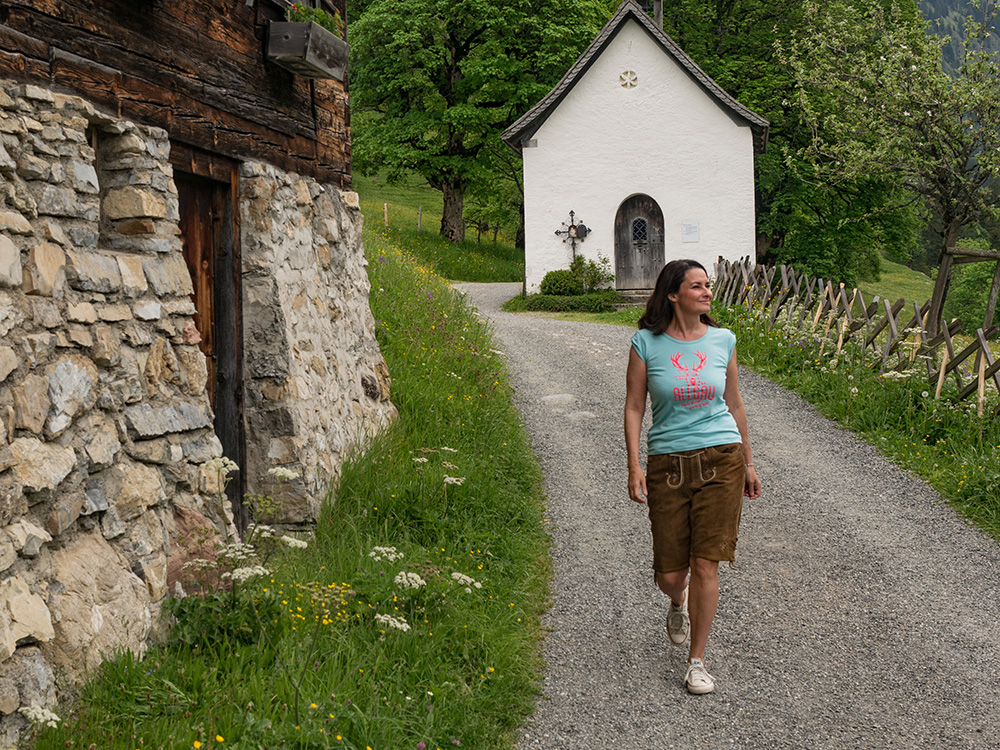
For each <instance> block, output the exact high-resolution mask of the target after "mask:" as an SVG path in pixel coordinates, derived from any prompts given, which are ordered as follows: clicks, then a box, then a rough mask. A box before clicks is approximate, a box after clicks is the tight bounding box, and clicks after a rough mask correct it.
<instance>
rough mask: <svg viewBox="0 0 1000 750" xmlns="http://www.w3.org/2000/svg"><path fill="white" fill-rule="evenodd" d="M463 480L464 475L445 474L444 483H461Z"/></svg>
mask: <svg viewBox="0 0 1000 750" xmlns="http://www.w3.org/2000/svg"><path fill="white" fill-rule="evenodd" d="M464 482H465V477H449V476H445V478H444V483H445V484H463V483H464Z"/></svg>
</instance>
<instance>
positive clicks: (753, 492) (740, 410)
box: [722, 347, 760, 500]
mask: <svg viewBox="0 0 1000 750" xmlns="http://www.w3.org/2000/svg"><path fill="white" fill-rule="evenodd" d="M738 375H739V370H738V368H737V366H736V348H735V347H733V356H732V357H730V358H729V364H728V365H726V390H725V391H723V393H722V398H723V399H725V401H726V406H728V407H729V413H730V414H732V415H733V419H735V420H736V426H737V427H738V428H739V430H740V438H741V439H742V440H743V462H744V463H745V464H746V473H745V476H744V480H743V494H744V495H746V496H747V497H749V498H750V499H751V500H753V499H755V498H758V497H760V479H758V478H757V470H756V469H755V468H754V465H753V452H752V451H751V450H750V435H749V433H748V431H747V410H746V407H745V406H744V405H743V396H742V395H741V394H740V385H739V381H738Z"/></svg>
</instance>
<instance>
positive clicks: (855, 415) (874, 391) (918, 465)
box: [716, 308, 1000, 539]
mask: <svg viewBox="0 0 1000 750" xmlns="http://www.w3.org/2000/svg"><path fill="white" fill-rule="evenodd" d="M716 315H717V317H718V319H719V322H720V323H721V324H722V325H725V326H727V327H729V328H731V329H732V330H733V331H734V332H735V333H736V336H737V339H738V348H739V356H740V361H741V363H743V364H746V365H748V366H749V367H751V368H752V369H753V370H755V371H756V372H758V373H760V374H761V375H764V376H765V377H767V378H770V379H771V380H773V381H775V382H776V383H779V384H780V385H783V386H785V387H786V388H788V389H790V390H793V391H795V392H797V393H799V394H800V395H802V396H803V397H805V398H806V399H807V400H809V401H810V402H811V403H812V404H814V405H815V406H816V407H817V408H818V409H819V411H820V412H822V413H823V414H824V415H826V416H827V417H829V418H831V419H833V420H836V421H837V422H838V423H839V424H840V425H841V426H843V427H846V428H847V429H850V430H853V431H855V432H857V433H858V434H859V435H860V436H862V437H863V438H864V439H865V440H867V441H868V442H869V443H871V444H872V445H874V446H875V447H876V448H878V449H879V450H880V451H881V452H882V453H883V454H885V455H886V456H887V457H889V458H890V459H892V460H893V461H894V462H896V463H897V464H899V465H900V466H903V467H905V468H907V469H910V470H911V471H913V472H914V473H915V474H917V475H918V476H920V477H922V478H923V479H925V480H926V481H927V482H928V483H929V484H931V485H932V486H933V487H934V488H935V489H936V490H937V491H938V492H940V493H941V495H942V496H943V497H945V498H947V499H948V500H949V501H950V502H951V503H952V505H953V506H954V507H955V508H956V509H957V510H959V511H960V512H961V513H962V514H963V515H965V516H966V517H967V518H969V519H971V520H972V521H973V522H975V523H976V524H977V525H979V526H980V527H981V528H983V529H984V530H986V531H988V532H989V533H990V534H992V535H993V536H994V537H996V538H998V539H1000V493H998V492H997V487H1000V418H994V417H991V415H990V412H991V410H992V409H994V408H1000V402H998V399H997V397H996V393H995V392H992V389H990V391H991V393H989V397H988V402H987V404H986V410H985V414H984V416H978V414H977V408H976V403H975V400H974V399H973V400H965V401H962V402H958V403H956V402H954V400H953V399H952V398H950V397H951V396H953V395H954V394H955V390H956V386H955V384H954V381H952V380H950V379H949V380H948V381H946V386H945V390H944V391H943V392H942V398H940V399H934V397H933V393H934V386H933V385H929V384H928V380H927V374H926V371H925V370H922V367H921V363H920V361H919V360H918V361H917V365H916V366H915V367H914V368H913V369H912V370H908V371H906V372H905V373H902V374H901V376H898V377H889V376H885V375H880V374H879V372H878V370H879V368H878V366H877V365H878V357H877V355H873V353H872V352H871V350H865V351H864V352H862V351H860V350H859V345H858V344H857V343H856V342H853V341H852V342H849V343H848V344H847V345H846V346H845V347H844V349H843V351H842V352H841V353H840V354H839V355H838V354H836V353H835V352H836V341H835V339H834V340H832V341H828V342H827V343H826V346H825V351H824V354H822V355H820V354H819V350H820V340H819V338H818V334H815V335H810V334H808V333H803V332H800V331H797V330H793V329H788V328H784V327H781V326H780V325H779V326H775V327H774V328H769V327H768V326H767V325H765V323H764V322H763V321H762V320H761V319H760V318H758V317H756V316H755V315H754V314H753V313H751V312H749V311H747V310H746V309H744V308H730V309H728V310H726V309H721V308H720V309H718V310H717V311H716ZM833 335H834V334H831V336H833ZM966 378H968V376H966Z"/></svg>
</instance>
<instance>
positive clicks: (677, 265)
mask: <svg viewBox="0 0 1000 750" xmlns="http://www.w3.org/2000/svg"><path fill="white" fill-rule="evenodd" d="M692 268H700V269H701V270H702V271H705V266H703V265H702V264H701V263H699V262H698V261H696V260H691V259H690V258H686V259H683V260H672V261H670V262H669V263H667V264H666V265H665V266H664V267H663V270H661V271H660V275H659V276H657V277H656V286H655V287H653V293H652V294H651V295H649V300H648V301H647V302H646V312H644V313H643V314H642V317H641V318H639V328H646V329H648V330H650V331H652V332H653V333H656V334H660V333H663V332H664V331H666V330H667V326H669V325H670V324H671V322H673V319H674V303H673V302H671V301H670V298H669V297H668V295H670V294H677V292H678V291H679V290H680V288H681V284H683V283H684V277H685V276H687V272H688V271H690V270H691V269H692ZM705 275H706V276H707V275H708V271H705ZM701 322H702V323H705V324H707V325H710V326H712V327H713V328H718V327H719V324H718V323H716V322H715V319H714V318H713V317H712V316H711V315H708V314H707V313H702V314H701Z"/></svg>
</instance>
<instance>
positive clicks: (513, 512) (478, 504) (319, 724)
mask: <svg viewBox="0 0 1000 750" xmlns="http://www.w3.org/2000/svg"><path fill="white" fill-rule="evenodd" d="M366 246H367V254H368V258H369V264H370V265H369V269H368V270H369V276H370V279H371V283H372V294H371V306H372V312H373V314H374V316H375V318H376V320H377V326H378V338H379V342H380V345H381V347H382V352H383V354H384V356H385V358H386V361H387V363H388V365H389V368H390V372H391V373H392V377H393V385H392V400H393V403H394V404H395V405H396V406H397V407H398V409H399V418H398V420H397V421H396V422H395V423H394V424H393V426H392V427H391V428H390V429H389V430H388V431H387V432H386V433H385V434H383V435H382V436H381V437H379V438H378V439H377V440H376V441H375V442H374V443H373V444H372V445H371V446H370V449H369V450H368V452H367V453H365V454H363V455H357V456H355V457H354V458H353V459H352V460H350V461H349V462H348V463H347V464H346V465H345V466H344V469H343V474H342V477H341V480H340V483H339V487H338V488H337V490H336V492H334V493H333V494H332V495H331V496H330V498H328V501H327V503H326V504H325V506H324V511H323V514H322V520H321V522H320V523H319V526H318V528H317V529H316V535H315V540H314V542H313V543H312V544H311V545H310V547H309V548H308V549H307V550H304V551H301V552H296V553H294V554H289V555H288V556H287V557H285V558H284V560H285V563H284V565H283V566H282V567H281V568H280V569H279V570H277V571H275V572H274V573H273V575H272V576H271V577H269V578H260V579H256V580H255V581H251V582H249V583H247V584H245V585H242V586H241V587H240V588H239V589H237V592H236V594H232V595H228V594H227V595H225V596H223V597H222V598H220V599H207V600H204V601H202V600H197V599H187V600H183V602H182V603H181V604H179V605H177V607H178V608H179V609H180V610H181V616H182V618H183V619H182V620H181V626H180V627H178V628H176V629H174V630H173V631H172V632H173V635H172V636H171V642H170V645H168V646H166V647H164V648H161V649H158V650H155V651H152V652H150V653H149V654H148V655H147V656H146V657H145V658H143V659H141V660H140V659H138V658H135V657H132V656H129V655H122V656H120V657H119V658H117V659H114V660H112V661H109V662H106V663H105V664H104V665H103V666H102V667H101V668H100V669H99V670H98V671H97V673H96V674H95V675H94V676H93V679H91V680H90V681H89V682H88V683H87V684H86V685H85V686H84V687H83V688H82V696H81V697H80V699H79V700H78V702H77V703H76V704H75V706H72V707H71V706H63V707H62V709H61V711H62V712H63V713H66V712H67V711H69V710H70V709H71V708H75V714H74V715H73V716H72V718H70V719H69V720H68V721H67V722H66V723H65V724H64V725H63V727H62V728H60V729H58V730H52V729H46V730H43V731H41V732H40V733H39V736H38V737H37V738H36V739H35V740H34V747H35V748H37V749H38V750H41V749H42V748H67V747H69V748H90V747H99V748H128V749H129V750H134V748H138V747H146V748H192V747H194V743H195V742H196V741H197V742H200V743H202V747H204V748H208V747H213V748H214V747H219V748H242V749H246V748H275V747H294V748H305V747H308V748H352V749H357V750H365V749H366V748H372V750H400V749H403V748H417V747H418V743H424V744H425V745H426V747H428V748H449V747H454V746H456V745H457V744H458V743H461V745H463V746H465V747H472V748H510V747H512V746H513V744H514V734H513V733H514V730H515V729H516V728H517V726H518V725H519V724H520V723H521V722H522V721H523V719H524V717H525V716H526V715H527V713H528V712H529V711H530V709H531V706H532V702H533V700H534V697H535V692H536V685H537V679H538V675H539V669H540V664H539V657H538V650H537V647H538V642H539V640H540V637H541V627H540V614H541V612H542V610H543V608H544V606H545V603H546V601H547V582H548V578H549V574H550V570H549V562H548V537H547V535H546V534H545V532H544V531H543V488H542V477H541V473H540V470H539V467H538V464H537V462H536V460H535V458H534V457H533V455H532V453H531V451H530V448H529V446H528V443H527V440H526V437H525V434H524V431H523V428H522V426H521V423H520V419H519V417H518V414H517V412H516V410H515V408H514V407H513V405H512V403H511V399H510V394H511V389H510V386H509V384H508V380H507V374H506V372H505V370H504V366H503V363H502V360H501V358H500V357H499V356H496V355H495V354H494V353H493V351H492V350H491V348H492V342H491V340H490V336H489V331H488V328H487V326H486V325H485V324H484V323H483V322H481V321H480V320H479V319H478V318H477V317H476V316H474V315H472V314H471V313H470V312H469V311H468V310H467V309H466V308H465V307H464V306H463V305H462V303H461V301H460V300H459V298H458V297H457V295H456V294H454V293H453V291H452V290H451V289H450V288H449V287H448V286H447V285H446V284H445V283H444V282H443V281H442V280H441V279H440V278H439V277H438V276H436V275H435V274H434V273H433V272H432V271H431V270H430V268H428V267H427V266H426V265H425V264H422V263H419V262H415V261H414V260H413V259H412V258H411V257H410V256H409V255H408V253H407V250H406V249H404V245H402V244H401V243H400V242H399V241H398V239H397V238H396V237H393V236H389V237H387V236H384V235H383V233H381V232H379V231H374V232H373V231H370V230H369V231H367V232H366ZM445 477H452V478H456V479H453V480H451V481H453V482H455V483H448V482H446V481H445ZM458 479H461V480H462V481H461V483H458ZM375 547H395V548H396V550H397V551H398V552H400V553H402V554H403V557H401V558H399V559H396V560H389V559H387V558H383V559H382V560H376V559H375V558H373V557H371V556H370V553H371V552H372V550H373V549H374V548H375ZM401 572H408V573H413V574H417V575H419V576H420V577H421V579H422V580H423V581H425V582H426V585H424V586H421V587H420V588H418V589H409V588H406V587H405V586H404V585H403V584H401V583H399V582H397V580H396V579H397V576H398V575H399V573H401ZM453 574H461V575H462V576H468V577H469V578H470V579H474V580H475V582H476V583H472V582H470V581H466V580H464V579H463V580H456V577H455V576H453ZM477 584H478V586H477ZM466 589H467V590H466ZM376 614H383V615H384V614H387V615H391V616H393V617H397V618H402V620H404V621H405V622H406V623H407V624H408V625H409V630H407V631H405V632H404V631H403V630H399V629H396V628H394V627H392V626H390V625H388V624H385V623H380V622H378V621H377V620H376V619H375V615H376ZM248 624H249V626H248ZM185 641H186V642H185ZM217 737H219V738H221V740H220V741H217V740H216V738H217Z"/></svg>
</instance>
